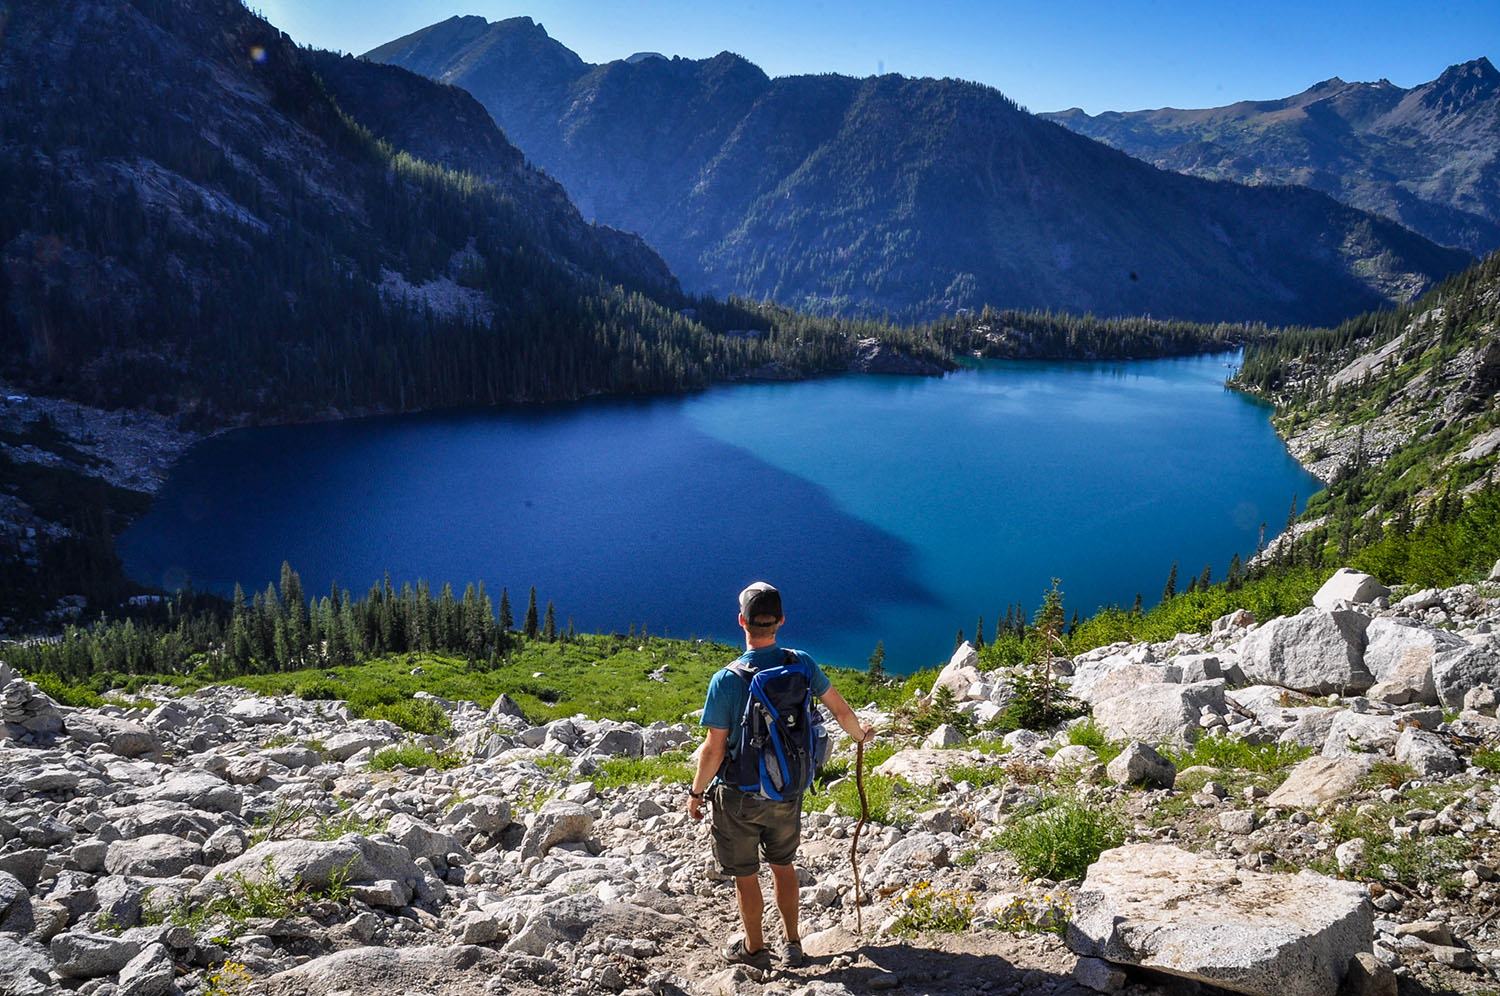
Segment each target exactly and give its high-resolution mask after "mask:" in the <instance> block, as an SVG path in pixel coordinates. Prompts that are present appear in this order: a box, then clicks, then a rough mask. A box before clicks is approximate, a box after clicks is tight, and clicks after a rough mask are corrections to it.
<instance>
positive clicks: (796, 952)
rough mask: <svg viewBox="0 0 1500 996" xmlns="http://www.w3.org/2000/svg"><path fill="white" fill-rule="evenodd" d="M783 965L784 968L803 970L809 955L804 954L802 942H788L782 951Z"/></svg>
mask: <svg viewBox="0 0 1500 996" xmlns="http://www.w3.org/2000/svg"><path fill="white" fill-rule="evenodd" d="M781 964H782V966H783V967H784V968H801V967H802V966H803V965H806V964H807V955H805V954H803V953H802V944H801V942H800V941H787V942H786V946H785V947H784V948H782V949H781Z"/></svg>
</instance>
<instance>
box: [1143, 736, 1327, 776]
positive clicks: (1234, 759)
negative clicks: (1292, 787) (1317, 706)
mask: <svg viewBox="0 0 1500 996" xmlns="http://www.w3.org/2000/svg"><path fill="white" fill-rule="evenodd" d="M1162 753H1163V754H1165V755H1166V756H1167V757H1168V758H1170V759H1171V761H1172V763H1173V764H1175V765H1177V769H1178V770H1179V771H1181V770H1182V769H1184V768H1191V767H1193V766H1195V765H1204V766H1206V767H1210V768H1219V769H1220V770H1223V771H1254V772H1259V773H1261V774H1273V773H1275V772H1279V771H1285V770H1286V769H1288V768H1290V767H1292V766H1293V765H1296V764H1298V763H1300V762H1302V761H1305V760H1307V759H1308V758H1309V757H1312V755H1313V749H1312V748H1311V747H1298V746H1296V745H1294V744H1281V743H1275V744H1252V743H1248V742H1246V741H1244V740H1241V739H1240V738H1238V737H1200V738H1199V739H1198V741H1197V742H1196V743H1194V744H1193V746H1192V747H1191V748H1189V749H1181V748H1176V749H1174V748H1171V747H1168V748H1164V749H1163V751H1162Z"/></svg>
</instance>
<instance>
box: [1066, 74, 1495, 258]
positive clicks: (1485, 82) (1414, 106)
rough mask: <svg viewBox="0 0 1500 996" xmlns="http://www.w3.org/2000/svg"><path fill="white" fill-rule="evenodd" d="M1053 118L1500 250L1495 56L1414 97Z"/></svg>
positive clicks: (1187, 166)
mask: <svg viewBox="0 0 1500 996" xmlns="http://www.w3.org/2000/svg"><path fill="white" fill-rule="evenodd" d="M1042 116H1043V117H1045V118H1047V119H1049V120H1052V121H1056V122H1058V123H1059V124H1063V125H1066V126H1067V127H1069V128H1071V129H1073V130H1074V131H1076V132H1078V133H1079V134H1082V135H1087V136H1089V137H1090V138H1097V139H1099V140H1100V141H1103V142H1107V143H1108V144H1110V145H1112V146H1114V147H1115V148H1118V149H1121V150H1123V151H1125V152H1128V153H1130V154H1131V155H1133V156H1138V157H1140V158H1141V159H1144V160H1146V161H1147V162H1150V163H1154V164H1155V165H1157V166H1160V167H1162V168H1163V169H1171V170H1177V171H1179V172H1183V173H1189V174H1192V175H1194V176H1202V177H1207V178H1209V179H1215V180H1235V181H1239V182H1242V183H1295V184H1301V185H1303V186H1307V187H1311V188H1313V189H1315V190H1321V191H1323V192H1324V193H1326V194H1330V195H1332V196H1334V197H1336V198H1338V199H1339V200H1341V201H1343V202H1344V203H1346V204H1350V205H1353V206H1354V207H1358V208H1363V209H1364V210H1366V211H1373V212H1375V213H1376V214H1380V215H1384V216H1385V217H1387V218H1392V219H1394V220H1396V221H1399V222H1401V224H1403V225H1405V226H1407V227H1408V228H1410V229H1412V230H1413V231H1416V232H1420V233H1421V234H1423V235H1425V236H1427V237H1428V238H1430V239H1432V240H1433V241H1435V242H1437V243H1439V244H1441V245H1449V246H1461V247H1463V248H1465V249H1468V250H1470V251H1472V252H1475V253H1481V254H1482V253H1486V252H1490V251H1492V250H1494V249H1500V71H1497V70H1496V69H1495V67H1494V65H1493V64H1491V62H1490V61H1489V60H1488V59H1485V58H1479V59H1474V60H1473V61H1471V62H1465V63H1462V64H1460V65H1455V66H1450V67H1449V68H1448V69H1447V70H1445V71H1444V72H1443V73H1442V75H1440V76H1438V78H1437V79H1435V80H1432V81H1430V82H1428V83H1423V84H1421V85H1420V86H1415V87H1412V88H1410V89H1405V88H1402V87H1399V86H1396V85H1395V84H1394V83H1392V82H1391V81H1390V80H1385V79H1382V80H1379V81H1377V82H1374V83H1346V82H1345V81H1344V80H1341V79H1339V78H1338V77H1334V78H1333V79H1329V80H1324V81H1323V82H1321V83H1318V84H1315V85H1314V86H1312V87H1309V88H1308V89H1307V90H1304V91H1303V92H1301V93H1299V94H1295V95H1293V96H1291V97H1285V98H1282V99H1280V100H1245V101H1240V102H1238V103H1235V104H1230V105H1228V106H1226V107H1210V108H1204V109H1199V110H1179V109H1176V108H1171V107H1166V108H1161V109H1159V110H1150V111H1128V112H1119V111H1109V112H1105V113H1102V114H1095V115H1089V114H1085V113H1084V112H1083V111H1081V110H1079V109H1078V108H1073V109H1070V110H1067V111H1061V112H1058V113H1055V114H1044V115H1042Z"/></svg>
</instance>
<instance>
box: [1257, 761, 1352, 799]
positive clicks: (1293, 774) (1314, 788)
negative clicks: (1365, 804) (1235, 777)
mask: <svg viewBox="0 0 1500 996" xmlns="http://www.w3.org/2000/svg"><path fill="white" fill-rule="evenodd" d="M1370 763H1371V759H1370V758H1368V757H1365V756H1362V755H1355V756H1352V757H1340V758H1328V757H1310V758H1308V759H1307V760H1305V761H1303V762H1301V763H1300V764H1298V765H1297V766H1296V767H1294V768H1292V770H1291V771H1290V772H1289V773H1288V774H1287V777H1286V781H1284V782H1282V783H1281V787H1280V788H1278V789H1277V790H1276V791H1274V792H1272V793H1271V795H1270V796H1269V797H1268V798H1267V799H1266V805H1267V806H1272V807H1279V808H1282V809H1316V808H1317V807H1318V806H1320V805H1322V804H1323V803H1325V802H1332V801H1333V800H1335V799H1341V798H1343V797H1344V796H1346V795H1348V794H1349V793H1351V792H1353V791H1354V790H1355V789H1356V788H1357V787H1358V786H1359V781H1360V779H1361V778H1363V777H1364V776H1365V774H1366V773H1367V772H1368V771H1369V770H1370Z"/></svg>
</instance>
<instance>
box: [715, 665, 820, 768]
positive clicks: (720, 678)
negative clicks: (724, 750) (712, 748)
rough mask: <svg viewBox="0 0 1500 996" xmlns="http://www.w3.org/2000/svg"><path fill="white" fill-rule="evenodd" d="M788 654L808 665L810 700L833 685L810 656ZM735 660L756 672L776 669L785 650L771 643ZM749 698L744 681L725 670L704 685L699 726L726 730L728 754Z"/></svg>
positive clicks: (721, 670) (738, 731) (731, 750)
mask: <svg viewBox="0 0 1500 996" xmlns="http://www.w3.org/2000/svg"><path fill="white" fill-rule="evenodd" d="M792 653H794V654H796V655H797V656H798V658H800V659H801V660H802V662H803V663H804V664H807V665H809V668H808V669H809V670H810V671H811V673H812V694H813V698H815V699H817V698H821V697H822V696H823V693H824V692H826V691H828V689H829V688H831V687H832V685H833V683H832V682H830V681H829V680H828V676H827V675H826V674H824V673H823V669H822V668H820V667H818V665H817V663H816V662H814V661H813V659H812V657H811V656H809V655H808V654H806V653H804V652H803V651H801V650H793V651H792ZM739 660H742V661H744V662H745V663H746V664H748V665H750V667H751V669H752V670H755V671H759V670H761V669H762V668H768V667H779V666H780V665H782V664H783V663H785V662H786V651H784V650H782V649H781V648H780V647H778V646H777V645H776V644H774V643H773V644H771V645H770V646H769V647H760V648H759V649H756V650H747V651H745V652H744V653H743V654H741V655H740V657H739ZM749 698H750V686H749V685H747V684H746V683H745V679H744V678H741V677H740V676H739V675H737V674H735V673H734V672H732V671H730V670H729V669H728V668H721V669H720V670H719V673H718V674H716V675H714V677H713V680H712V681H710V682H709V683H708V698H707V699H706V700H705V701H704V703H703V720H702V723H703V725H704V726H711V727H713V728H714V729H716V730H728V731H729V746H728V750H729V753H731V754H732V753H734V749H735V747H736V746H738V744H739V740H740V719H741V718H742V717H743V716H744V715H745V702H746V701H748V700H749Z"/></svg>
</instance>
